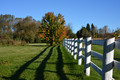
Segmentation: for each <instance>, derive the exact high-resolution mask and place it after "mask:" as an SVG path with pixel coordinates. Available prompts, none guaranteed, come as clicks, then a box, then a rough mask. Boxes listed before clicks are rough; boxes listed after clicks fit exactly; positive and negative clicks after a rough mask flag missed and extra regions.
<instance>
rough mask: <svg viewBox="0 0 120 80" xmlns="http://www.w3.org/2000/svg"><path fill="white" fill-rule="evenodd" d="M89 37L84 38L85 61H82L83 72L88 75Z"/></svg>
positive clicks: (89, 57) (89, 59)
mask: <svg viewBox="0 0 120 80" xmlns="http://www.w3.org/2000/svg"><path fill="white" fill-rule="evenodd" d="M91 43H92V39H91V37H88V38H86V39H85V60H84V61H85V63H84V73H85V75H87V76H90V63H91Z"/></svg>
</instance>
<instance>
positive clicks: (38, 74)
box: [35, 47, 54, 80]
mask: <svg viewBox="0 0 120 80" xmlns="http://www.w3.org/2000/svg"><path fill="white" fill-rule="evenodd" d="M53 48H54V47H52V48H51V49H50V51H49V53H48V55H47V56H46V57H45V58H44V60H43V61H42V62H41V64H40V66H39V67H38V68H37V70H36V74H35V80H44V74H43V73H44V69H45V66H46V63H47V61H48V60H49V58H50V56H51V55H52V51H53Z"/></svg>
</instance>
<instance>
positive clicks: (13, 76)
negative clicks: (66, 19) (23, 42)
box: [0, 44, 120, 80]
mask: <svg viewBox="0 0 120 80" xmlns="http://www.w3.org/2000/svg"><path fill="white" fill-rule="evenodd" d="M98 48H99V49H98ZM92 49H93V50H95V51H97V52H100V53H102V46H97V45H93V46H92ZM118 52H120V50H115V58H116V59H117V60H119V56H120V55H119V53H118ZM92 61H93V62H95V63H96V64H98V65H99V66H100V67H101V65H102V64H101V61H99V60H98V59H96V58H94V57H92ZM99 63H100V64H99ZM114 73H115V74H117V75H114V78H115V79H116V80H117V79H120V76H119V74H120V71H117V70H114ZM88 79H89V80H101V77H100V75H99V74H97V72H95V71H94V70H93V69H92V68H91V76H90V77H87V76H85V75H84V64H83V65H82V66H79V65H77V60H74V59H73V57H72V56H71V55H70V53H68V52H67V50H66V49H65V48H64V47H63V46H62V45H58V46H54V47H50V46H48V45H45V44H42V45H40V44H37V45H36V44H32V45H28V46H0V80H88Z"/></svg>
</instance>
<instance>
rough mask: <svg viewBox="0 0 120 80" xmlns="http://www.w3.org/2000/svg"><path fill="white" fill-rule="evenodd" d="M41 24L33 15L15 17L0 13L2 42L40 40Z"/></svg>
mask: <svg viewBox="0 0 120 80" xmlns="http://www.w3.org/2000/svg"><path fill="white" fill-rule="evenodd" d="M39 26H40V22H39V21H36V20H34V19H33V18H32V17H31V16H28V17H26V18H15V17H14V16H13V15H0V44H3V45H4V44H8V45H13V44H15V45H17V44H22V43H30V42H39V39H40V38H39V37H38V27H39Z"/></svg>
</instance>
